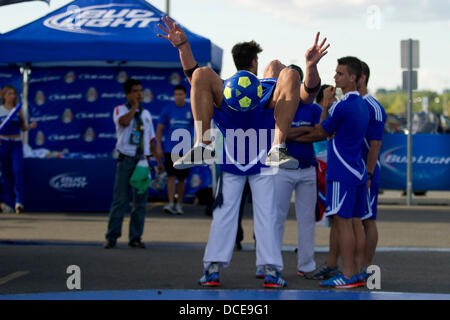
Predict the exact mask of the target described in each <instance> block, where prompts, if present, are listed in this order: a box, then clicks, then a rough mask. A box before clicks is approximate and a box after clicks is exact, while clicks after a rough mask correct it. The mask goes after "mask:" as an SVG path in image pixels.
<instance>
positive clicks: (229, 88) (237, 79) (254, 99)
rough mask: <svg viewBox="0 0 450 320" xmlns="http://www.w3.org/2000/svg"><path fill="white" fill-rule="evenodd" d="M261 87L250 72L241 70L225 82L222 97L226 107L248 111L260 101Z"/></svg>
mask: <svg viewBox="0 0 450 320" xmlns="http://www.w3.org/2000/svg"><path fill="white" fill-rule="evenodd" d="M261 96H262V86H261V83H260V82H259V80H258V78H257V77H256V76H255V75H254V74H253V73H251V72H249V71H245V70H241V71H238V72H236V73H235V74H234V75H233V76H232V77H230V78H229V79H227V80H225V83H224V85H223V97H224V99H225V102H226V103H227V105H228V106H229V107H230V108H231V109H233V110H236V111H250V110H252V109H254V108H255V107H256V106H257V105H258V104H259V102H260V101H261Z"/></svg>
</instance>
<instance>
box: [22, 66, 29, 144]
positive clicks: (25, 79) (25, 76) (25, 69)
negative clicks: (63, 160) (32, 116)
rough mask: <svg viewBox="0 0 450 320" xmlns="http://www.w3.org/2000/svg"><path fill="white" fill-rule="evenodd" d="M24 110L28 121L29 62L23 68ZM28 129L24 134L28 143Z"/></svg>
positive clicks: (25, 142)
mask: <svg viewBox="0 0 450 320" xmlns="http://www.w3.org/2000/svg"><path fill="white" fill-rule="evenodd" d="M22 72H23V73H22V110H23V116H24V118H25V121H26V122H27V123H28V122H29V119H28V116H29V112H28V111H29V110H28V84H29V78H30V77H29V75H30V65H29V64H28V63H27V64H26V65H24V66H23V68H22ZM28 136H29V132H28V130H27V131H25V132H24V134H23V143H24V144H28Z"/></svg>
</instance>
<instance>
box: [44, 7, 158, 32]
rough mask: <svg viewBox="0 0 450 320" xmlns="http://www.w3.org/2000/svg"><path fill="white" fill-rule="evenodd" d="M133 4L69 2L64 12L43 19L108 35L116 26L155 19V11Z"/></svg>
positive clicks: (50, 23)
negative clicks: (84, 5) (78, 3)
mask: <svg viewBox="0 0 450 320" xmlns="http://www.w3.org/2000/svg"><path fill="white" fill-rule="evenodd" d="M133 7H136V5H133V4H116V3H110V4H104V5H97V6H89V7H83V8H80V7H77V6H74V5H73V6H70V7H68V10H67V11H66V12H63V13H60V14H57V15H54V16H51V17H50V18H48V19H46V20H45V21H44V25H45V26H46V27H48V28H51V29H55V30H59V31H65V32H73V33H81V34H93V35H108V34H112V33H114V31H115V30H117V29H118V28H126V29H132V28H146V27H148V25H149V24H150V23H152V22H159V20H160V18H159V17H157V16H155V12H153V11H150V10H145V9H135V8H133Z"/></svg>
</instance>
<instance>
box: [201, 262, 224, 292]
mask: <svg viewBox="0 0 450 320" xmlns="http://www.w3.org/2000/svg"><path fill="white" fill-rule="evenodd" d="M219 269H220V268H219V264H218V263H212V264H211V265H210V266H209V268H208V269H207V270H206V271H205V274H204V275H203V277H201V278H200V280H198V284H199V285H201V286H202V287H218V286H220V274H219Z"/></svg>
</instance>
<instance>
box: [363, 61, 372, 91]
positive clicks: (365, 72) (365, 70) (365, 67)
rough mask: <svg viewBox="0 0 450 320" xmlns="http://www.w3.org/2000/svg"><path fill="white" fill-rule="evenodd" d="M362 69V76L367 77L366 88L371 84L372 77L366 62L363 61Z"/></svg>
mask: <svg viewBox="0 0 450 320" xmlns="http://www.w3.org/2000/svg"><path fill="white" fill-rule="evenodd" d="M361 69H362V74H363V75H365V76H366V86H367V84H368V83H369V77H370V69H369V66H368V65H367V63H365V62H364V61H361Z"/></svg>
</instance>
